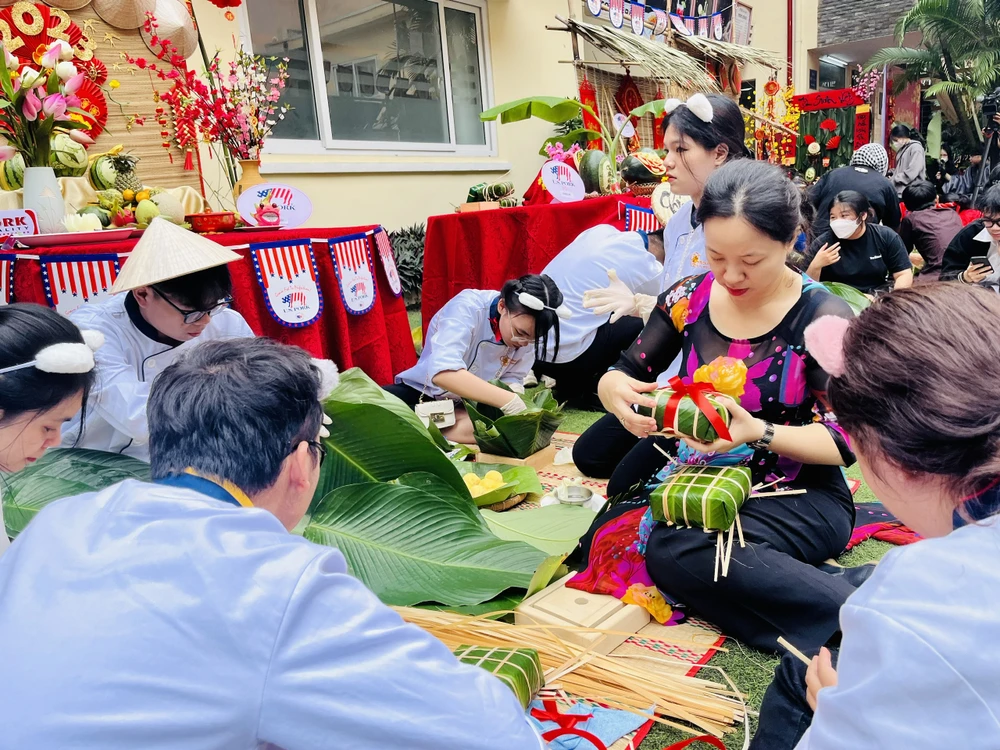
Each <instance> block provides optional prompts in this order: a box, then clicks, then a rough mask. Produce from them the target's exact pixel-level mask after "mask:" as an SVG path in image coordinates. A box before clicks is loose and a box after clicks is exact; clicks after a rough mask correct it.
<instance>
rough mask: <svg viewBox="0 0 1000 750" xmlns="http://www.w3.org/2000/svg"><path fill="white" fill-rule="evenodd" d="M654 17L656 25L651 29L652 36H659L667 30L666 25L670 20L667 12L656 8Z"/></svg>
mask: <svg viewBox="0 0 1000 750" xmlns="http://www.w3.org/2000/svg"><path fill="white" fill-rule="evenodd" d="M653 14H654V15H655V16H656V25H655V26H654V27H653V36H659V35H660V34H662V33H663V32H664V31H666V30H667V24H668V23H670V18H669V17H668V16H667V12H666V11H664V10H660V9H659V8H657V9H656V10H654V11H653Z"/></svg>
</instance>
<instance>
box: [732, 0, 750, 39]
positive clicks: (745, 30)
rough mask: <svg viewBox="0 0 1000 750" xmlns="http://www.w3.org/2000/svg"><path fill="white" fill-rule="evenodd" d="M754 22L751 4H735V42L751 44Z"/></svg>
mask: <svg viewBox="0 0 1000 750" xmlns="http://www.w3.org/2000/svg"><path fill="white" fill-rule="evenodd" d="M752 24H753V9H752V8H750V6H749V5H743V3H736V5H734V6H733V44H742V45H747V44H750V29H751V27H752Z"/></svg>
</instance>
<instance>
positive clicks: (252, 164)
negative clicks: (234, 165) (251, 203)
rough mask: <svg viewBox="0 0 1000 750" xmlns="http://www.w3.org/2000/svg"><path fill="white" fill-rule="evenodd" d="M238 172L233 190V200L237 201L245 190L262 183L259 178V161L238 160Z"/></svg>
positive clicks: (262, 179) (262, 180)
mask: <svg viewBox="0 0 1000 750" xmlns="http://www.w3.org/2000/svg"><path fill="white" fill-rule="evenodd" d="M240 172H241V174H240V179H239V180H237V181H236V186H235V187H234V188H233V199H234V200H237V201H238V200H239V199H240V196H241V195H243V193H244V192H245V191H246V190H248V189H249V188H252V187H253V186H254V185H259V184H260V183H262V182H264V178H263V177H261V176H260V159H240Z"/></svg>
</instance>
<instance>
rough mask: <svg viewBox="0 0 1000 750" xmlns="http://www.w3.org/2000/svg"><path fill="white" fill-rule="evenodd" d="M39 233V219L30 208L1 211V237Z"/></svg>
mask: <svg viewBox="0 0 1000 750" xmlns="http://www.w3.org/2000/svg"><path fill="white" fill-rule="evenodd" d="M25 234H38V219H37V217H36V216H35V212H34V211H32V210H31V209H30V208H15V209H12V210H10V211H0V237H10V236H11V235H25Z"/></svg>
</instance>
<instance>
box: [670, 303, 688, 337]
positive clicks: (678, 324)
mask: <svg viewBox="0 0 1000 750" xmlns="http://www.w3.org/2000/svg"><path fill="white" fill-rule="evenodd" d="M687 314H688V298H687V297H683V298H682V299H680V300H679V301H678V302H677V303H676V304H675V305H674V306H673V307H671V308H670V319H671V320H672V321H674V328H676V329H677V333H682V332H683V331H684V324H685V323H687Z"/></svg>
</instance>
